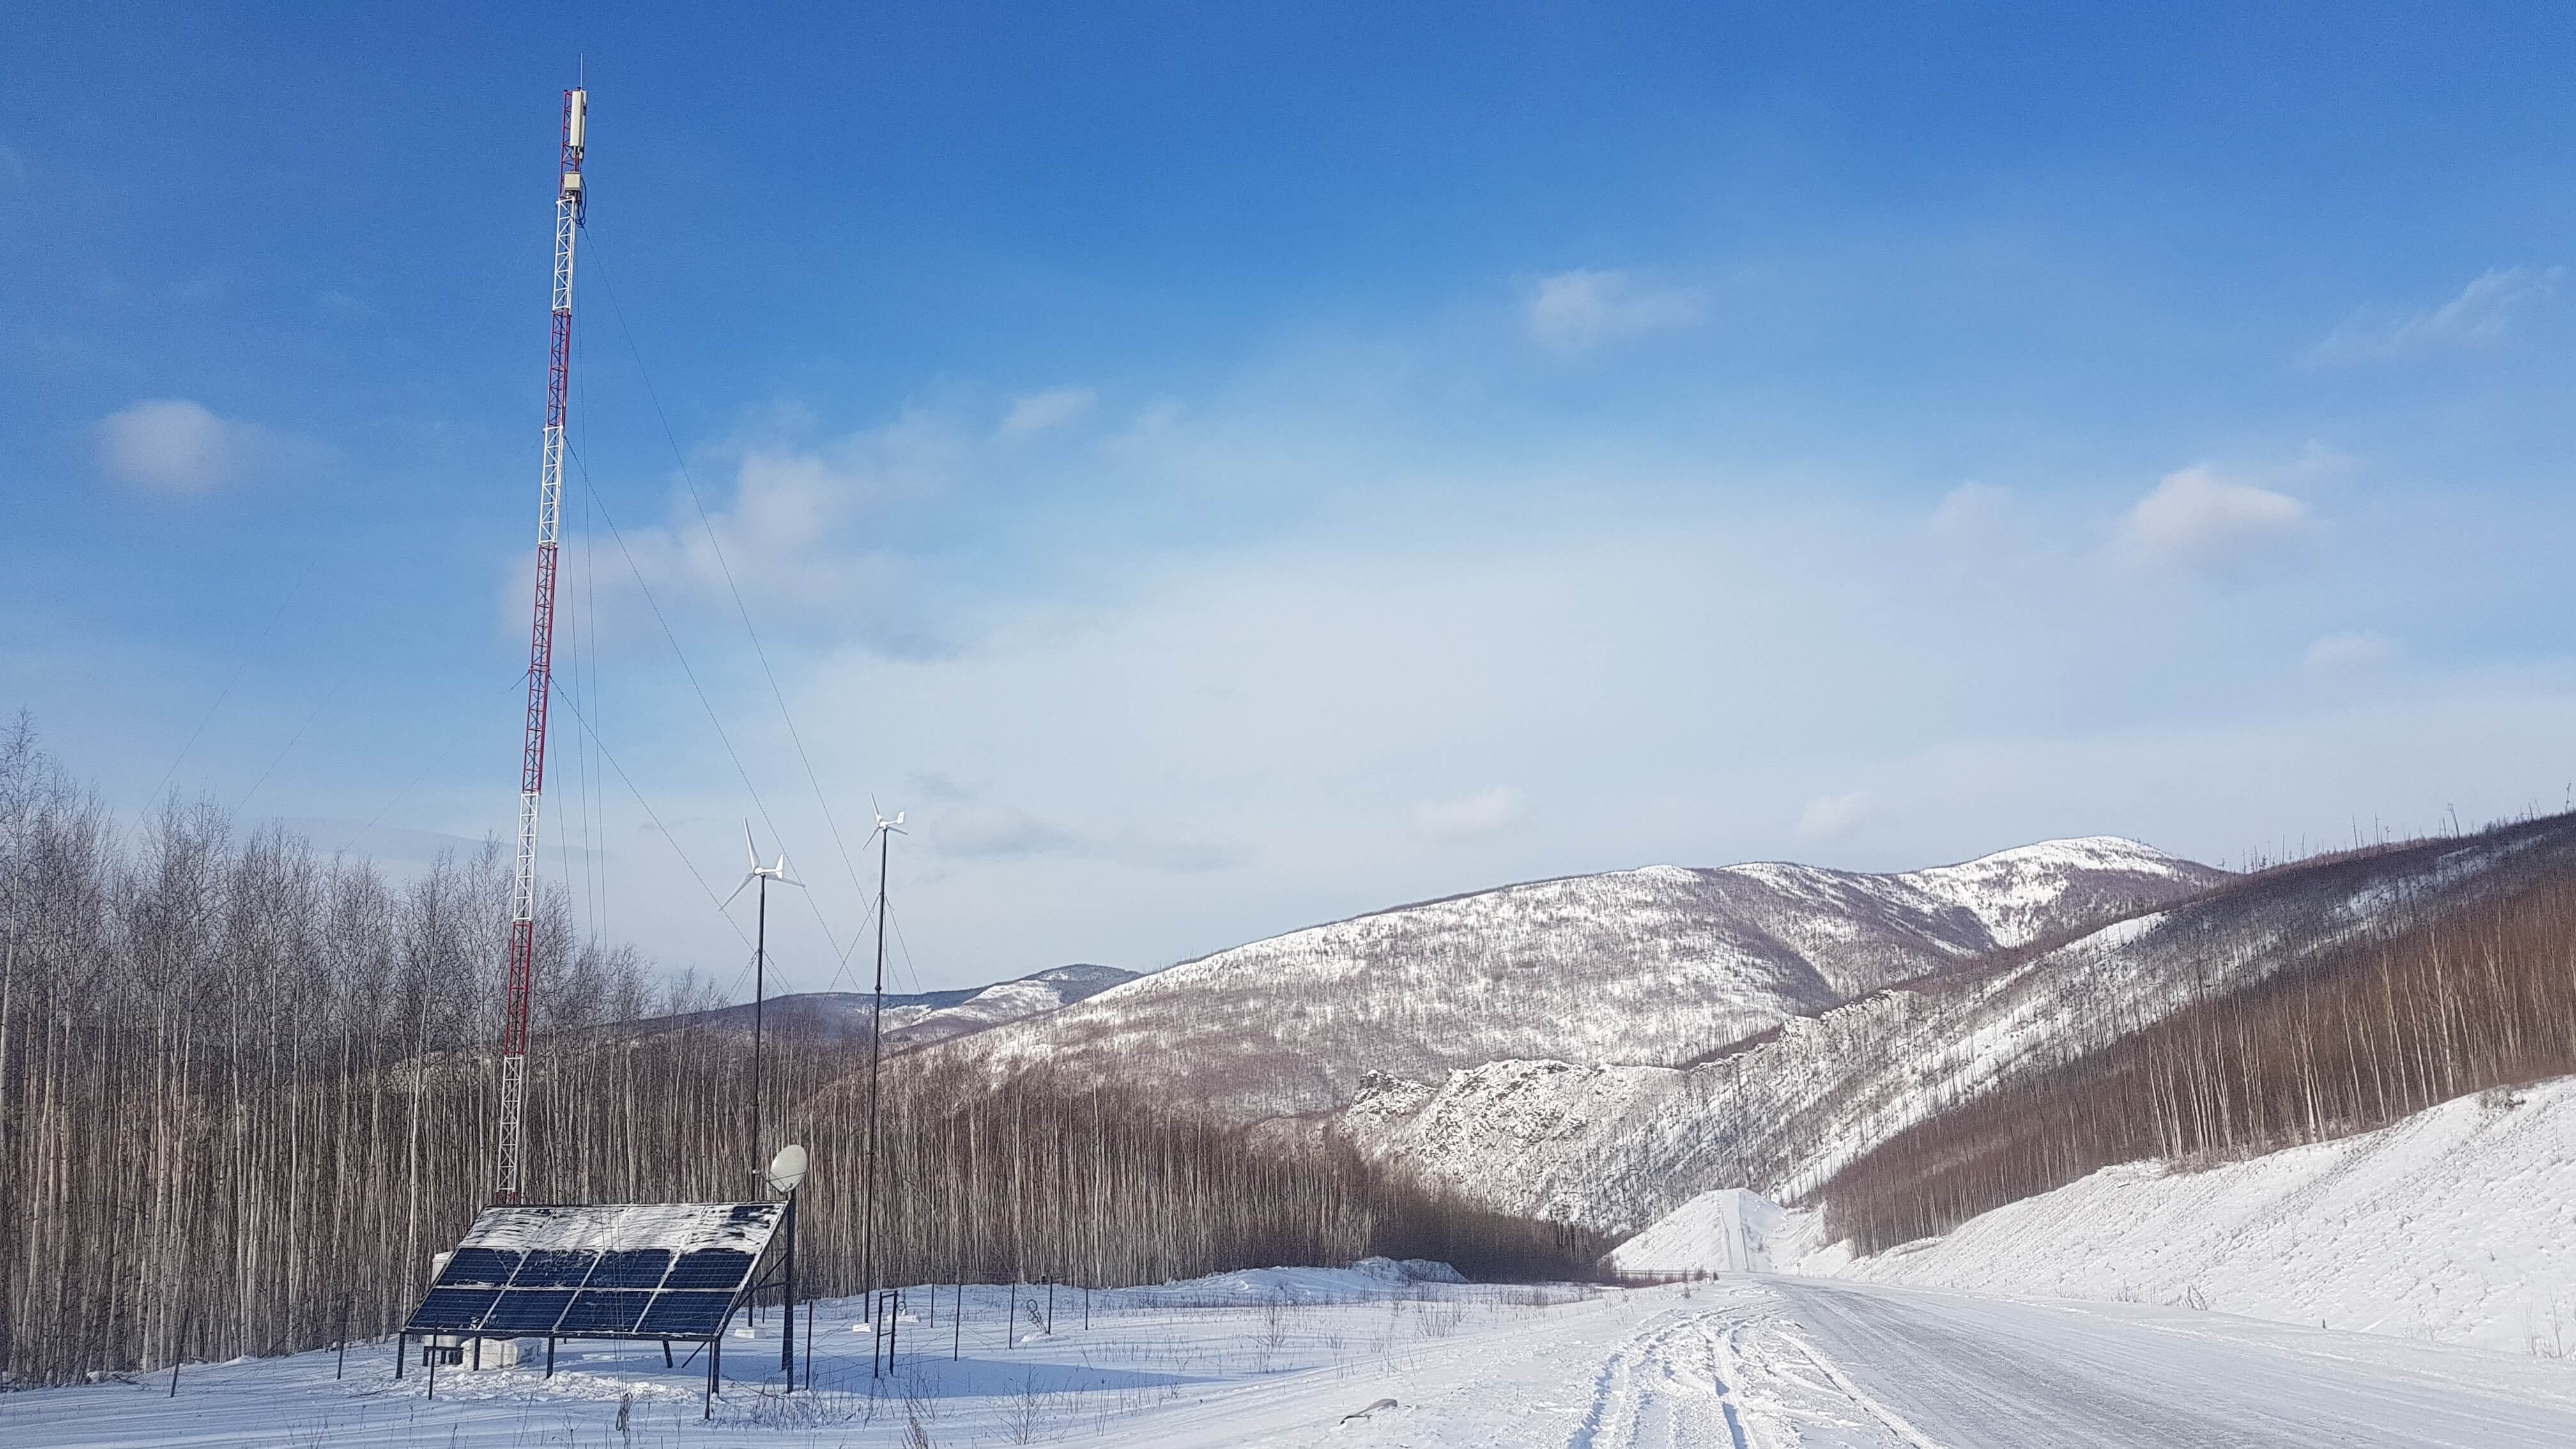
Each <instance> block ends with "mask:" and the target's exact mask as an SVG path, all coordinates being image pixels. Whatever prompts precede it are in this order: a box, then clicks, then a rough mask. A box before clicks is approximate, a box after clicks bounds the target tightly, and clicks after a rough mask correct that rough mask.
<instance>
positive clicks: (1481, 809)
mask: <svg viewBox="0 0 2576 1449" xmlns="http://www.w3.org/2000/svg"><path fill="white" fill-rule="evenodd" d="M1528 814H1529V798H1528V797H1527V796H1525V795H1523V794H1522V793H1521V792H1520V791H1518V790H1515V789H1513V788H1512V787H1511V786H1509V785H1496V786H1494V787H1493V788H1492V789H1489V790H1479V791H1477V792H1476V793H1474V794H1472V795H1461V796H1459V797H1458V798H1457V799H1454V800H1434V801H1430V802H1428V803H1426V804H1421V805H1416V806H1414V807H1413V828H1414V829H1416V830H1419V831H1421V832H1422V833H1423V834H1425V835H1428V836H1430V837H1431V838H1432V839H1434V840H1473V839H1475V838H1476V837H1477V836H1480V835H1491V834H1493V833H1494V832H1496V831H1498V830H1502V829H1505V828H1506V827H1508V826H1511V825H1514V824H1517V823H1519V821H1520V820H1521V818H1522V817H1524V816H1526V815H1528Z"/></svg>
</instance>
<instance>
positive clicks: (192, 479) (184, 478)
mask: <svg viewBox="0 0 2576 1449" xmlns="http://www.w3.org/2000/svg"><path fill="white" fill-rule="evenodd" d="M98 439H99V464H100V466H101V467H102V468H103V469H105V471H106V472H107V473H108V475H109V476H110V477H113V478H116V479H118V480H120V481H123V482H126V483H132V484H136V485H138V486H140V487H144V488H152V489H158V490H160V491H162V492H167V493H199V492H203V491H205V490H207V489H209V488H215V487H220V486H221V485H223V484H226V483H230V482H233V481H234V480H236V479H238V478H241V477H242V476H244V475H245V474H247V473H250V472H252V471H253V470H255V469H258V468H261V467H266V466H277V465H283V464H288V463H292V462H295V461H298V460H299V459H300V458H302V457H304V456H307V455H309V454H311V453H313V452H315V451H317V450H316V448H315V446H314V445H313V444H312V443H310V442H307V441H305V440H303V439H300V438H295V437H292V436H290V435H288V434H284V433H280V432H277V431H275V430H273V429H269V428H263V427H261V426H259V425H258V424H256V423H243V422H235V421H233V420H231V419H229V418H222V417H217V416H216V415H215V414H213V413H212V412H209V411H207V409H206V408H205V407H204V406H203V405H201V404H198V403H193V402H189V401H187V400H186V399H184V398H158V399H154V400H152V401H149V402H139V403H136V404H135V405H134V406H132V407H129V408H126V409H124V410H123V411H121V412H117V413H112V414H110V415H109V416H108V417H107V418H106V419H105V420H104V421H102V422H101V423H100V424H99V425H98Z"/></svg>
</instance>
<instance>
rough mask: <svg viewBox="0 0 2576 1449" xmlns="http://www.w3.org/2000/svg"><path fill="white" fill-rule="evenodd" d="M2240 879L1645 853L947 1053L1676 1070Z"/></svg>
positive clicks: (2127, 859) (1279, 1080) (1415, 909)
mask: <svg viewBox="0 0 2576 1449" xmlns="http://www.w3.org/2000/svg"><path fill="white" fill-rule="evenodd" d="M2226 878H2227V875H2226V873H2225V872H2223V871H2219V870H2216V869H2214V868H2212V867H2209V866H2205V865H2200V864H2197V863H2195V862H2192V861H2187V860H2182V859H2180V858H2178V857H2175V856H2172V855H2168V854H2166V853H2165V852H2163V851H2159V850H2157V849H2155V848H2154V847H2152V846H2148V845H2143V844H2140V843H2138V842H2136V841H2131V840H2122V839H2118V838H2116V837H2109V836H2094V837H2087V838H2083V839H2075V840H2060V841H2046V842H2042V843H2040V844H2037V845H2030V846H2023V847H2020V848H2018V849H2014V850H2006V851H2000V852H1997V853H1995V854H1993V855H1988V856H1982V857H1980V858H1978V859H1976V860H1972V861H1968V862H1964V863H1962V864H1958V865H1951V866H1941V867H1935V868H1932V869H1929V870H1919V871H1908V872H1903V873H1900V874H1891V875H1870V874H1864V873H1860V872H1855V871H1841V870H1830V869H1825V868H1822V867H1817V866H1804V865H1794V864H1787V863H1781V862H1757V863H1752V864H1745V865H1733V866H1722V867H1716V868H1709V869H1692V868H1685V867H1680V866H1666V865H1659V866H1647V867H1645V868H1642V869H1638V870H1628V871H1618V872H1613V873H1610V874H1606V875H1591V876H1571V877H1564V878H1560V879H1555V880H1543V881H1531V882H1526V883H1523V884H1519V885H1511V886H1504V887H1501V888H1499V889H1495V890H1488V891H1479V892H1475V893H1472V894H1468V895H1462V896H1454V897H1449V898H1446V899H1442V900H1435V901H1425V902H1421V903H1417V904H1414V905H1408V906H1400V907H1395V908H1392V909H1389V910H1383V911H1377V912H1372V913H1370V914H1367V915H1363V916H1356V917H1352V918H1350V919H1348V920H1343V921H1336V922H1332V923H1330V924H1326V925H1320V926H1313V927H1309V928H1306V929H1304V930H1300V931H1292V932H1289V933H1287V934H1285V935H1282V936H1276V937H1273V938H1270V939H1268V940H1264V941H1256V942H1253V943H1250V944H1248V945H1244V946H1238V947H1234V948H1232V949H1231V950H1226V951H1220V952H1217V953H1215V954H1213V955H1210V956H1205V957H1201V958H1199V959H1197V960H1194V961H1186V962H1183V963H1181V964H1179V965H1176V966H1172V967H1170V968H1168V969H1166V970H1163V971H1160V972H1157V973H1155V974H1153V975H1151V976H1146V977H1141V978H1138V979H1136V980H1133V981H1129V982H1126V983H1124V984H1122V985H1119V986H1116V987H1113V988H1111V989H1109V990H1107V991H1104V992H1102V993H1100V994H1099V995H1097V996H1094V997H1092V998H1090V999H1089V1000H1086V1001H1083V1002H1080V1003H1077V1004H1073V1005H1068V1006H1066V1007H1064V1008H1063V1009H1061V1010H1056V1011H1052V1012H1049V1013H1047V1014H1046V1015H1045V1016H1044V1017H1042V1018H1030V1019H1024V1020H1020V1021H1015V1022H1012V1023H1010V1024H1007V1025H1004V1026H1001V1027H997V1028H995V1029H993V1030H991V1031H988V1032H985V1033H983V1034H981V1035H979V1036H978V1037H977V1038H976V1039H975V1040H974V1041H973V1042H972V1043H969V1044H960V1046H958V1047H957V1048H956V1050H959V1051H961V1052H965V1053H967V1054H969V1055H971V1056H972V1057H973V1058H975V1059H976V1060H979V1061H981V1062H982V1063H984V1064H985V1065H986V1067H987V1068H988V1069H990V1070H992V1071H994V1072H995V1073H997V1074H1008V1073H1011V1072H1015V1071H1019V1070H1027V1069H1033V1068H1037V1067H1040V1066H1044V1067H1047V1068H1049V1069H1051V1070H1054V1071H1057V1072H1060V1073H1066V1074H1070V1075H1072V1076H1074V1077H1076V1078H1082V1077H1092V1078H1096V1079H1099V1080H1113V1079H1114V1080H1122V1081H1126V1082H1130V1083H1134V1084H1137V1085H1142V1086H1147V1087H1151V1088H1156V1089H1160V1090H1162V1091H1165V1092H1168V1093H1170V1094H1172V1095H1173V1096H1174V1097H1175V1098H1176V1099H1177V1100H1182V1101H1186V1102H1190V1103H1192V1104H1194V1105H1197V1106H1199V1107H1201V1108H1203V1109H1206V1110H1210V1111H1212V1112H1214V1113H1216V1114H1217V1115H1219V1116H1221V1117H1225V1118H1228V1119H1231V1120H1237V1121H1246V1122H1249V1121H1258V1120H1262V1119H1265V1118H1271V1117H1279V1116H1296V1115H1308V1114H1314V1113H1320V1112H1329V1111H1332V1110H1335V1109H1337V1108H1339V1107H1341V1106H1343V1105H1345V1104H1347V1103H1348V1102H1350V1101H1351V1100H1352V1099H1353V1098H1354V1097H1355V1096H1357V1095H1358V1093H1359V1091H1360V1088H1361V1085H1362V1080H1363V1078H1364V1077H1365V1076H1367V1075H1370V1074H1373V1073H1392V1074H1394V1075H1396V1076H1400V1077H1409V1078H1415V1079H1421V1080H1432V1079H1437V1078H1438V1077H1440V1076H1442V1075H1444V1074H1445V1073H1447V1072H1449V1071H1453V1070H1460V1069H1465V1068H1470V1067H1475V1066H1480V1065H1482V1064H1484V1063H1487V1062H1493V1061H1498V1060H1504V1059H1511V1058H1531V1057H1545V1058H1554V1059H1560V1060H1567V1061H1574V1062H1582V1063H1631V1064H1646V1065H1663V1066H1668V1065H1676V1064H1679V1063H1680V1062H1683V1061H1685V1060H1689V1059H1691V1058H1693V1057H1696V1056H1698V1055H1701V1054H1704V1053H1706V1052H1708V1051H1710V1050H1713V1049H1716V1048H1720V1047H1723V1046H1726V1045H1728V1044H1729V1043H1732V1042H1736V1041H1740V1040H1743V1039H1745V1038H1747V1037H1750V1036H1754V1035H1757V1034H1759V1033H1761V1032H1763V1031H1766V1030H1769V1029H1770V1028H1773V1027H1775V1026H1778V1025H1779V1024H1780V1023H1781V1022H1783V1021H1785V1020H1788V1019H1791V1018H1795V1017H1807V1016H1814V1015H1816V1014H1818V1013H1820V1012H1823V1011H1826V1010H1829V1009H1831V1008H1833V1007H1835V1006H1837V1005H1840V1004H1841V1003H1843V1002H1846V1001H1849V1000H1852V999H1854V998H1855V997H1858V996H1862V995H1865V994H1867V993H1869V992H1872V991H1875V990H1878V989H1880V988H1882V987H1885V986H1888V985H1891V984H1893V983H1896V982H1900V981H1909V980H1914V979H1917V978H1920V977H1924V976H1928V975H1932V974H1935V973H1938V972H1941V971H1943V970H1945V969H1948V968H1950V967H1953V966H1956V965H1959V964H1960V963H1963V962H1966V961H1970V960H1974V959H1976V958H1978V957H1981V956H1984V955H1987V954H1989V953H1991V952H1994V951H1996V950H1998V949H2002V948H2005V947H2010V946H2017V945H2022V944H2026V943H2028V942H2030V941H2032V940H2034V939H2037V938H2040V937H2043V936H2046V935H2050V934H2053V933H2057V932H2061V931H2065V930H2069V929H2073V928H2075V927H2078V926H2081V925H2083V924H2085V923H2087V922H2091V921H2098V920H2103V919H2108V918H2109V917H2111V916H2114V915H2118V914H2123V913H2126V912H2128V911H2133V910H2138V909H2143V908H2145V907H2147V906H2151V905H2154V904H2157V903H2160V902H2163V901H2168V900H2173V899H2177V898H2180V897H2183V896H2187V895H2190V894H2193V893H2196V892H2198V891H2200V890H2202V889H2205V888H2207V887H2208V886H2210V885H2213V884H2215V883H2217V882H2219V881H2221V880H2224V879H2226Z"/></svg>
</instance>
